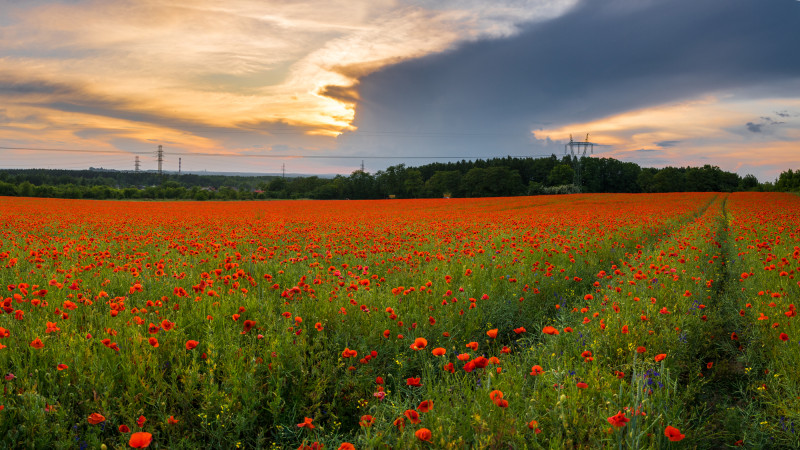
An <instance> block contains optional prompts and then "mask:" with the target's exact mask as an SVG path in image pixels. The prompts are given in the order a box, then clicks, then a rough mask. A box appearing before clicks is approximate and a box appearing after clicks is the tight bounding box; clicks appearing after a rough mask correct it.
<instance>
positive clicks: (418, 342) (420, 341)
mask: <svg viewBox="0 0 800 450" xmlns="http://www.w3.org/2000/svg"><path fill="white" fill-rule="evenodd" d="M427 346H428V340H427V339H425V338H421V337H418V338H416V339H414V343H413V344H411V345H410V346H409V348H410V349H412V350H422V349H423V348H425V347H427Z"/></svg>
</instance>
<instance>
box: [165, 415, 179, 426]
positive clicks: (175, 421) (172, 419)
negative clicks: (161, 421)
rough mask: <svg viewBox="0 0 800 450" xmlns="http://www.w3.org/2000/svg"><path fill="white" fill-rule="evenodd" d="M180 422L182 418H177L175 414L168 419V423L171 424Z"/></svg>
mask: <svg viewBox="0 0 800 450" xmlns="http://www.w3.org/2000/svg"><path fill="white" fill-rule="evenodd" d="M178 422H180V420H178V419H176V418H175V416H169V418H168V419H167V423H168V424H170V425H175V424H176V423H178Z"/></svg>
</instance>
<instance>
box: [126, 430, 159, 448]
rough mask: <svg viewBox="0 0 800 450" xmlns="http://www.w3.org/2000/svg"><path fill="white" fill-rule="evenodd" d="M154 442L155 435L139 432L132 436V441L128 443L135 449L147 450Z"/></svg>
mask: <svg viewBox="0 0 800 450" xmlns="http://www.w3.org/2000/svg"><path fill="white" fill-rule="evenodd" d="M152 440H153V435H152V434H150V433H145V432H144V431H139V432H136V433H133V434H132V435H131V439H130V440H129V441H128V445H130V446H131V447H133V448H145V447H147V446H149V445H150V442H152Z"/></svg>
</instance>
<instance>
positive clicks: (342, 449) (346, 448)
mask: <svg viewBox="0 0 800 450" xmlns="http://www.w3.org/2000/svg"><path fill="white" fill-rule="evenodd" d="M339 450H356V447H355V446H354V445H353V444H351V443H349V442H342V445H340V446H339Z"/></svg>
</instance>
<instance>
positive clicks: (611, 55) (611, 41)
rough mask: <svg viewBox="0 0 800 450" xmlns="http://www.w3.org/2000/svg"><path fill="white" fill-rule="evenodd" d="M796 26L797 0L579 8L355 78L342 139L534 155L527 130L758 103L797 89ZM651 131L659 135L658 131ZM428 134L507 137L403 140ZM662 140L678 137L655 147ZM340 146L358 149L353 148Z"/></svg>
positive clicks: (406, 149)
mask: <svg viewBox="0 0 800 450" xmlns="http://www.w3.org/2000/svg"><path fill="white" fill-rule="evenodd" d="M687 18H691V19H690V20H687ZM798 22H800V7H798V5H796V4H795V3H794V2H769V3H764V2H757V1H752V0H750V1H737V2H729V1H724V0H710V1H704V2H697V1H694V0H673V1H644V2H634V1H614V2H611V3H609V2H593V1H585V2H582V3H580V4H579V5H578V6H577V7H575V8H574V9H572V10H570V11H569V12H568V13H566V14H563V15H561V16H559V17H556V18H554V19H552V20H549V21H546V22H539V23H535V24H531V25H530V26H527V27H520V28H521V32H520V33H519V34H516V35H513V36H510V37H507V38H501V39H493V40H481V41H477V42H470V43H466V44H463V45H461V46H460V47H458V48H456V49H454V50H451V51H447V52H444V53H441V54H432V55H429V56H426V57H423V58H418V59H414V60H410V61H406V62H403V63H400V64H397V65H394V66H389V67H386V68H384V69H383V70H380V71H378V72H375V73H372V74H371V75H368V76H366V77H363V78H361V79H360V80H359V84H358V85H357V86H356V87H355V88H356V89H357V90H358V94H359V100H358V102H357V103H356V110H355V120H354V122H353V125H354V126H356V127H358V129H359V131H354V132H352V133H346V135H348V136H352V137H353V138H355V137H356V136H358V134H359V132H361V131H363V132H365V133H369V132H374V131H377V130H381V131H387V130H393V131H397V132H402V133H406V135H403V136H401V137H399V138H397V139H394V140H393V141H391V142H390V141H389V140H384V141H383V142H381V143H380V145H381V148H382V149H383V151H392V152H395V153H397V154H403V153H408V154H410V153H412V152H417V153H418V152H423V153H424V152H431V153H433V152H436V154H442V153H444V154H447V152H463V151H464V150H465V147H466V148H471V149H478V150H477V151H480V152H482V153H484V154H492V153H494V154H500V155H502V154H503V153H507V152H509V151H513V152H514V153H519V152H521V151H529V152H535V151H537V150H538V148H537V145H538V143H537V142H535V141H531V140H530V139H526V137H528V136H529V134H530V131H531V130H541V129H544V128H548V129H553V128H558V127H559V126H564V125H568V124H575V123H583V122H589V121H593V120H598V119H600V118H604V117H610V116H613V115H617V114H621V113H625V112H628V111H634V110H640V109H644V108H649V107H654V106H658V105H663V104H669V103H675V102H679V101H683V100H694V99H698V98H703V97H708V96H709V95H711V94H714V93H727V92H731V91H736V90H746V89H750V87H752V86H756V87H758V88H759V89H761V91H760V93H759V96H761V97H766V96H777V97H780V96H782V95H784V94H785V92H786V91H782V90H781V89H783V87H784V86H783V85H782V83H789V84H792V83H794V84H795V86H796V84H797V81H798V80H800V60H798V59H797V58H786V54H787V53H791V52H792V51H793V49H796V48H798V47H800V34H798V33H795V32H794V31H793V29H794V27H795V25H796V24H797V23H798ZM778 86H782V87H780V88H779V87H778ZM649 128H650V130H647V132H654V131H655V130H658V129H663V127H662V126H661V125H660V124H659V123H655V122H653V123H650V124H649ZM431 131H438V132H448V133H454V134H459V133H468V132H475V131H478V132H492V133H497V134H502V135H505V137H503V138H499V139H496V140H494V141H493V142H491V143H488V144H487V143H484V142H478V141H475V142H471V143H466V144H465V143H460V145H448V144H447V143H444V144H443V143H442V142H440V141H439V140H435V139H430V140H428V141H425V140H422V139H418V140H415V141H413V142H411V141H410V140H409V139H407V136H408V135H409V134H414V133H422V132H431ZM573 131H574V132H577V133H581V132H592V131H593V130H591V129H576V130H573ZM544 136H546V134H544V133H538V132H537V133H536V137H537V138H542V137H544ZM555 138H556V137H554V139H555ZM559 139H564V138H563V137H559ZM667 140H675V139H664V138H662V139H659V140H656V141H653V143H655V142H659V141H667ZM343 141H344V142H346V143H347V144H349V145H355V143H354V141H355V139H343ZM651 145H652V143H651ZM512 149H513V150H512Z"/></svg>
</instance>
